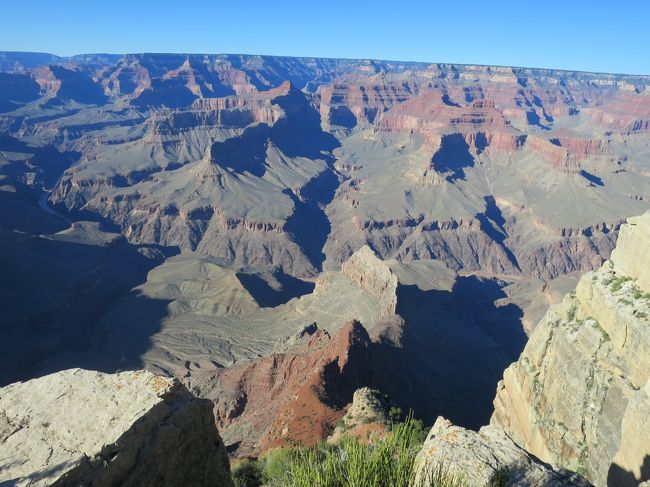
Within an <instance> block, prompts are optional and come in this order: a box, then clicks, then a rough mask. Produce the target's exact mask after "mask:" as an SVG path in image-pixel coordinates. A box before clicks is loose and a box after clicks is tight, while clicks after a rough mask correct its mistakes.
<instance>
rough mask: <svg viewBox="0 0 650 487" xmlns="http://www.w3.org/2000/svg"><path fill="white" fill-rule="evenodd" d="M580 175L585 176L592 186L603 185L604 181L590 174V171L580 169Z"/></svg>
mask: <svg viewBox="0 0 650 487" xmlns="http://www.w3.org/2000/svg"><path fill="white" fill-rule="evenodd" d="M580 176H582V177H583V178H585V179H586V180H587V181H589V183H591V185H592V186H605V183H603V180H602V179H601V178H599V177H598V176H596V175H594V174H591V173H590V172H587V171H585V170H584V169H582V170H581V171H580Z"/></svg>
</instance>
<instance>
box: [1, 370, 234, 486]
mask: <svg viewBox="0 0 650 487" xmlns="http://www.w3.org/2000/svg"><path fill="white" fill-rule="evenodd" d="M0 483H2V485H5V484H6V485H17V486H23V485H24V486H27V485H29V486H46V485H57V486H73V485H96V486H118V485H119V486H148V485H151V486H153V485H165V486H177V485H196V486H202V485H204V486H223V487H229V486H231V485H232V483H231V480H230V467H229V464H228V458H227V455H226V450H225V448H224V446H223V443H222V441H221V438H220V437H219V433H218V432H217V429H216V427H215V425H214V416H213V415H212V411H211V407H210V403H209V402H208V401H205V400H201V399H196V398H195V397H193V396H192V395H191V394H190V393H189V392H188V391H187V390H186V389H185V388H184V387H183V386H182V385H181V384H179V383H178V381H176V380H174V379H166V378H162V377H157V376H155V375H153V374H151V373H149V372H145V371H136V372H122V373H119V374H114V375H111V374H103V373H100V372H93V371H86V370H81V369H71V370H66V371H62V372H58V373H56V374H52V375H49V376H45V377H41V378H38V379H34V380H31V381H28V382H18V383H15V384H11V385H9V386H6V387H4V388H2V389H0Z"/></svg>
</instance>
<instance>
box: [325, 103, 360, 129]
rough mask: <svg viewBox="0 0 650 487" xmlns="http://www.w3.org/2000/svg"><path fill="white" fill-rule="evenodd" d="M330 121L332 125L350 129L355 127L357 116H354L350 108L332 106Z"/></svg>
mask: <svg viewBox="0 0 650 487" xmlns="http://www.w3.org/2000/svg"><path fill="white" fill-rule="evenodd" d="M330 123H331V124H332V125H338V126H339V127H344V128H347V129H351V128H354V127H356V125H357V117H355V115H354V113H352V110H350V109H349V108H348V107H346V106H339V107H333V108H332V109H331V110H330Z"/></svg>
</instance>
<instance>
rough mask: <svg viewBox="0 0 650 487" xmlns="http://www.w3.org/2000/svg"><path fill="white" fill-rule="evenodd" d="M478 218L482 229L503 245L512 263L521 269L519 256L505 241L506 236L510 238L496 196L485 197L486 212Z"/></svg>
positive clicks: (478, 214)
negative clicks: (518, 260)
mask: <svg viewBox="0 0 650 487" xmlns="http://www.w3.org/2000/svg"><path fill="white" fill-rule="evenodd" d="M476 219H477V220H478V221H479V223H480V224H481V230H482V231H483V232H484V233H485V234H486V235H487V236H488V237H490V238H491V239H492V240H494V241H495V242H496V243H498V244H499V246H501V248H502V249H503V251H504V252H505V254H506V256H507V257H508V260H509V261H510V263H512V265H513V266H515V267H516V268H517V269H519V262H517V257H515V254H513V253H512V250H510V248H509V247H508V246H507V245H506V243H505V240H506V238H508V232H507V231H506V229H505V228H504V225H505V223H506V220H505V218H504V217H503V215H502V213H501V210H500V209H499V207H498V206H497V204H496V201H495V199H494V196H492V195H488V196H486V197H485V212H484V213H477V214H476ZM519 270H521V269H519Z"/></svg>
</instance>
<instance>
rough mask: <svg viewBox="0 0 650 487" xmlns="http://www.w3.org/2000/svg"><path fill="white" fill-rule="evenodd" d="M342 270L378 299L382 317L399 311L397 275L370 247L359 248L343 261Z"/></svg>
mask: <svg viewBox="0 0 650 487" xmlns="http://www.w3.org/2000/svg"><path fill="white" fill-rule="evenodd" d="M341 272H343V274H345V275H346V276H347V277H348V278H349V279H350V280H351V281H352V282H354V283H355V284H356V285H357V286H358V287H359V288H361V289H364V290H365V291H367V292H368V293H369V294H371V295H372V296H373V297H374V298H375V299H377V301H378V302H379V304H380V306H381V310H380V316H381V317H385V316H391V315H394V314H396V313H397V276H396V275H395V274H394V273H393V271H392V270H391V269H390V267H389V266H388V265H386V263H384V262H382V260H381V259H379V258H378V257H377V256H376V255H375V253H374V252H373V251H372V250H371V249H370V247H368V246H367V245H366V246H364V247H362V248H361V249H359V250H357V251H356V252H355V253H354V254H353V255H352V256H351V257H350V258H349V259H348V260H347V261H346V262H344V263H343V265H342V266H341Z"/></svg>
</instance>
